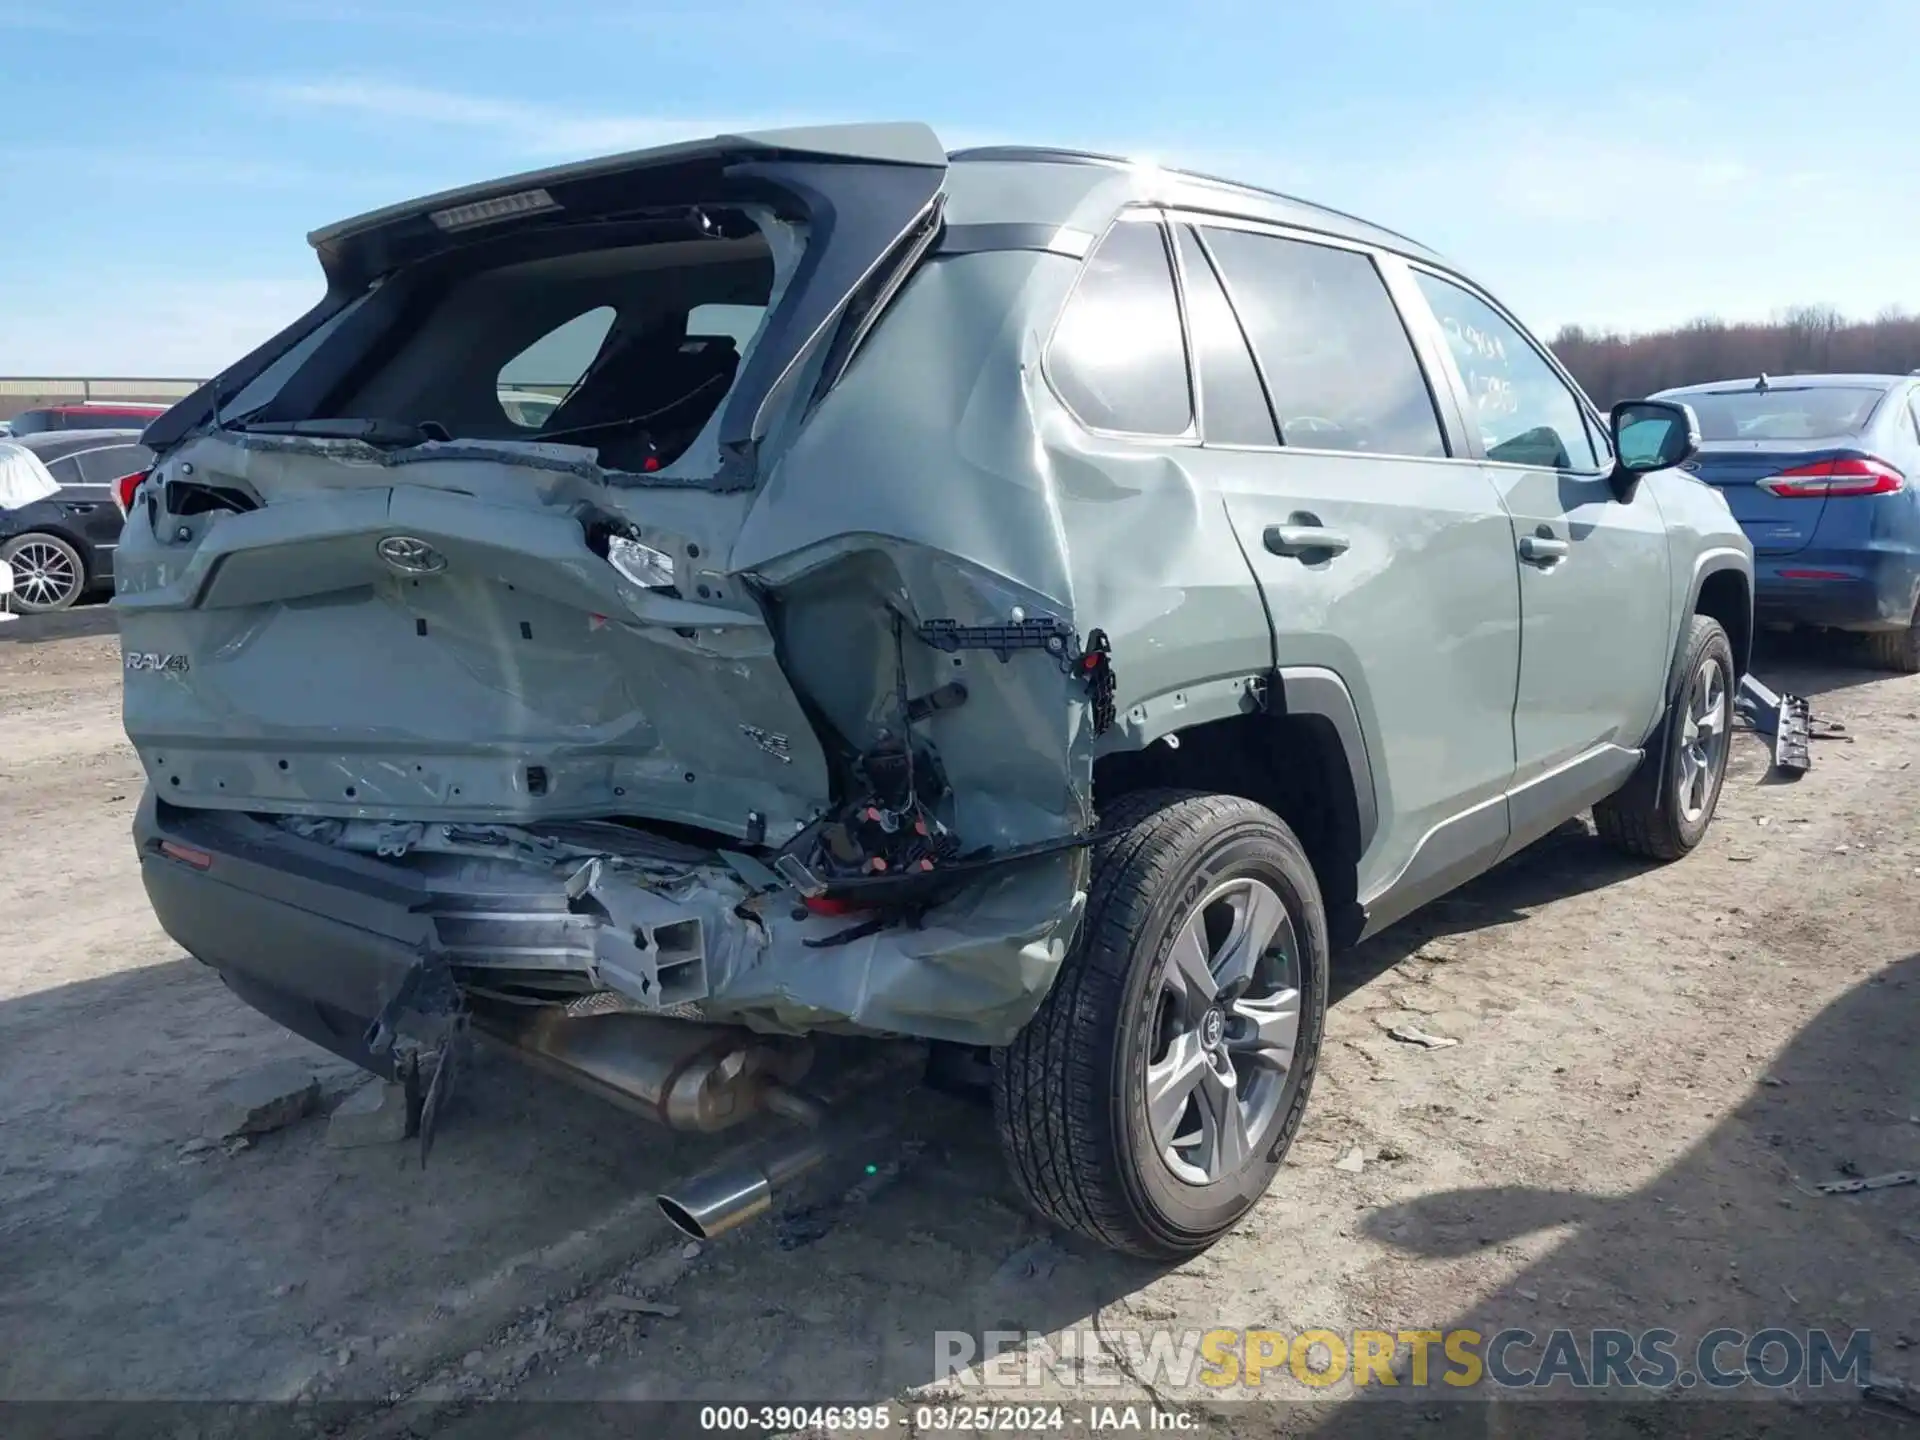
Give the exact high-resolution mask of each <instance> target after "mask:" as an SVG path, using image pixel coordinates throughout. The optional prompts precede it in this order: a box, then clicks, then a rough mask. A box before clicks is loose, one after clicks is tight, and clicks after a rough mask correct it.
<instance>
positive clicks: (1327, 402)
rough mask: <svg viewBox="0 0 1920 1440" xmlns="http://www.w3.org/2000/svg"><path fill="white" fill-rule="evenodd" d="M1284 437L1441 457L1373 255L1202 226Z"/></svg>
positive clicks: (1429, 400)
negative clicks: (1247, 336) (1251, 346)
mask: <svg viewBox="0 0 1920 1440" xmlns="http://www.w3.org/2000/svg"><path fill="white" fill-rule="evenodd" d="M1203 233H1204V236H1205V239H1206V244H1207V247H1208V249H1209V250H1210V251H1211V252H1212V253H1213V255H1214V257H1215V259H1217V260H1218V261H1219V265H1220V274H1221V276H1222V278H1223V279H1224V280H1225V281H1226V289H1227V296H1228V299H1229V300H1230V301H1231V302H1232V304H1233V308H1234V309H1235V311H1236V312H1238V314H1239V317H1240V320H1241V323H1242V324H1243V325H1244V326H1245V328H1246V332H1247V334H1248V335H1249V337H1251V339H1252V341H1253V351H1254V355H1255V356H1256V357H1257V358H1258V360H1259V362H1260V371H1261V374H1262V375H1263V376H1264V377H1265V380H1266V384H1267V393H1268V395H1269V396H1270V397H1271V398H1272V401H1273V413H1274V418H1275V419H1276V420H1278V422H1279V425H1280V441H1281V443H1282V444H1283V445H1288V446H1295V447H1300V448H1305V449H1310V450H1347V451H1356V452H1359V453H1363V454H1369V455H1411V456H1443V455H1445V454H1446V453H1447V445H1446V439H1445V437H1444V436H1443V434H1442V433H1441V429H1440V417H1439V413H1438V412H1437V411H1436V410H1435V409H1434V405H1433V395H1432V392H1431V391H1429V390H1428V388H1427V381H1426V376H1425V375H1424V374H1423V373H1422V372H1421V369H1420V362H1419V360H1418V358H1417V357H1416V356H1415V354H1414V350H1413V342H1412V341H1411V340H1410V339H1409V338H1408V337H1407V331H1406V326H1405V325H1403V324H1402V323H1401V320H1400V312H1399V311H1398V310H1397V309H1395V308H1394V304H1393V299H1392V297H1391V296H1390V295H1389V294H1388V293H1387V287H1386V282H1385V281H1383V280H1382V279H1381V278H1380V272H1379V270H1377V269H1376V268H1375V267H1374V263H1373V261H1372V260H1371V259H1370V258H1369V257H1368V256H1366V255H1365V254H1362V253H1361V252H1359V251H1355V250H1342V249H1338V248H1336V247H1334V246H1331V245H1318V244H1314V243H1312V242H1309V241H1304V240H1291V239H1286V238H1283V237H1281V236H1277V235H1262V234H1258V233H1256V232H1253V231H1247V230H1229V229H1225V228H1220V227H1214V226H1209V227H1207V228H1206V229H1205V231H1204V232H1203Z"/></svg>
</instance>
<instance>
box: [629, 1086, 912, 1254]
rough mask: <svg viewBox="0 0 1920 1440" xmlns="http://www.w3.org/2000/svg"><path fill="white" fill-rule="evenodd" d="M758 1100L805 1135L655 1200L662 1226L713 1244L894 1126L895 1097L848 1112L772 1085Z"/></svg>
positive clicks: (723, 1165)
mask: <svg viewBox="0 0 1920 1440" xmlns="http://www.w3.org/2000/svg"><path fill="white" fill-rule="evenodd" d="M763 1101H764V1104H765V1108H766V1109H767V1111H768V1112H769V1113H772V1114H775V1115H781V1116H784V1117H785V1118H787V1119H789V1120H793V1121H796V1122H798V1123H799V1124H801V1125H803V1126H805V1127H807V1128H806V1129H804V1130H802V1131H800V1132H798V1133H796V1134H792V1135H789V1136H787V1137H786V1138H784V1139H782V1140H779V1141H775V1142H773V1143H771V1144H769V1145H767V1146H765V1147H764V1148H762V1149H759V1150H757V1151H754V1152H753V1153H752V1154H750V1155H748V1156H746V1157H744V1158H742V1157H735V1158H733V1159H729V1160H725V1161H722V1162H721V1163H720V1164H718V1165H716V1166H714V1167H713V1168H712V1169H710V1170H704V1171H702V1172H701V1173H700V1174H698V1175H695V1176H694V1177H693V1178H692V1179H690V1180H688V1181H686V1182H685V1183H684V1184H681V1185H676V1186H675V1187H674V1188H673V1189H672V1190H670V1191H663V1192H662V1193H661V1194H659V1195H656V1196H655V1197H654V1203H655V1204H657V1205H658V1206H659V1207H660V1213H661V1214H662V1215H664V1216H665V1217H666V1219H667V1223H668V1224H670V1225H672V1226H673V1228H674V1229H676V1230H678V1231H679V1232H680V1233H681V1234H683V1235H686V1236H688V1237H690V1238H692V1239H695V1240H711V1239H713V1238H714V1237H715V1236H718V1235H724V1234H726V1233H727V1232H728V1231H729V1230H734V1229H737V1228H738V1227H740V1226H742V1225H745V1224H746V1223H747V1222H748V1221H751V1220H758V1219H759V1218H760V1217H761V1216H763V1215H765V1214H766V1213H767V1212H768V1211H770V1210H771V1209H772V1208H773V1197H774V1192H775V1191H777V1190H780V1189H782V1188H784V1187H785V1186H787V1185H790V1184H792V1183H793V1182H794V1181H795V1180H798V1179H799V1178H800V1177H801V1176H803V1175H805V1174H807V1173H808V1172H809V1171H811V1170H815V1169H818V1168H819V1167H820V1166H821V1165H822V1164H823V1163H825V1162H827V1161H829V1160H833V1159H835V1158H837V1157H839V1156H842V1155H844V1154H845V1153H846V1152H847V1151H849V1150H852V1149H854V1148H856V1147H858V1146H861V1145H866V1144H872V1143H874V1142H876V1141H878V1140H879V1139H881V1138H882V1137H883V1136H885V1135H887V1134H888V1133H890V1132H891V1131H893V1130H894V1129H896V1128H897V1126H898V1124H899V1120H900V1116H899V1114H898V1109H899V1107H898V1103H897V1102H898V1097H897V1096H884V1097H881V1098H880V1101H879V1103H878V1104H873V1103H869V1104H865V1105H856V1106H854V1107H852V1108H851V1109H850V1110H846V1111H841V1110H828V1109H827V1108H826V1107H825V1105H823V1103H822V1102H821V1101H819V1100H817V1099H815V1098H813V1097H812V1096H808V1095H803V1094H800V1093H799V1092H798V1091H794V1090H790V1089H788V1088H786V1087H785V1086H781V1085H771V1086H768V1087H767V1089H766V1090H765V1092H764V1097H763Z"/></svg>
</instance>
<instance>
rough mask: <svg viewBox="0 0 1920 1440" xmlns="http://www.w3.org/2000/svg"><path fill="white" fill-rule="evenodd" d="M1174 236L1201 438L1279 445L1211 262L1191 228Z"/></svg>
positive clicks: (1242, 335)
mask: <svg viewBox="0 0 1920 1440" xmlns="http://www.w3.org/2000/svg"><path fill="white" fill-rule="evenodd" d="M1175 234H1176V235H1177V236H1178V237H1179V238H1178V241H1177V242H1176V243H1177V244H1178V245H1179V248H1180V271H1181V274H1182V275H1183V276H1184V277H1185V278H1186V282H1187V328H1188V330H1189V331H1190V332H1191V333H1192V335H1193V356H1194V368H1195V369H1196V370H1197V371H1198V372H1199V376H1200V410H1201V423H1202V438H1203V439H1205V440H1206V441H1208V442H1209V443H1211V444H1215V445H1264V446H1272V445H1278V444H1279V443H1280V432H1279V431H1278V430H1276V429H1275V428H1274V423H1273V412H1272V411H1271V410H1269V409H1268V408H1267V394H1266V391H1265V390H1264V389H1263V388H1262V387H1261V384H1260V372H1259V371H1258V370H1257V369H1256V368H1255V367H1254V363H1253V352H1252V350H1250V349H1249V348H1248V344H1247V337H1246V335H1245V333H1244V332H1243V331H1242V330H1241V329H1240V322H1239V320H1237V319H1236V318H1235V317H1234V313H1233V307H1232V306H1231V305H1229V304H1227V295H1226V292H1225V291H1224V290H1222V289H1221V288H1220V279H1219V276H1218V275H1217V274H1216V273H1215V272H1214V268H1213V262H1212V261H1211V260H1209V259H1208V258H1207V256H1206V254H1205V252H1204V251H1203V250H1202V249H1201V246H1200V242H1199V238H1198V237H1197V236H1196V235H1195V233H1194V230H1193V227H1192V226H1190V225H1182V226H1180V227H1178V229H1177V230H1176V231H1175Z"/></svg>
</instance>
